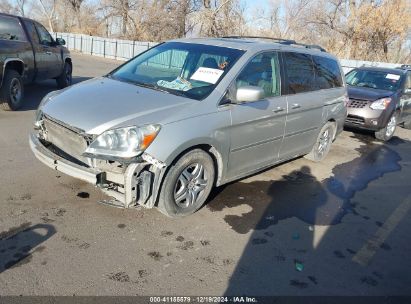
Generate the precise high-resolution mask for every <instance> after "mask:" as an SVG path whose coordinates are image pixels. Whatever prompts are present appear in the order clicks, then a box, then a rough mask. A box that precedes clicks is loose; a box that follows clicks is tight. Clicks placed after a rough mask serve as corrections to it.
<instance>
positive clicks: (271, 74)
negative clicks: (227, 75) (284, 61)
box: [236, 52, 280, 97]
mask: <svg viewBox="0 0 411 304" xmlns="http://www.w3.org/2000/svg"><path fill="white" fill-rule="evenodd" d="M236 85H237V88H241V87H243V86H258V87H260V88H262V89H263V90H264V93H265V97H272V96H279V95H280V81H279V63H278V53H275V52H271V53H263V54H259V55H257V56H256V57H254V58H253V59H252V60H251V61H250V62H249V63H248V64H247V65H246V66H245V68H244V69H243V70H242V71H241V73H240V75H239V76H238V78H237V80H236Z"/></svg>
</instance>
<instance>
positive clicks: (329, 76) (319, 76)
mask: <svg viewBox="0 0 411 304" xmlns="http://www.w3.org/2000/svg"><path fill="white" fill-rule="evenodd" d="M313 61H314V69H315V85H316V88H317V89H319V90H321V89H330V88H336V87H342V86H343V80H342V77H341V72H340V68H339V66H338V63H337V61H335V60H333V59H331V58H326V57H321V56H313Z"/></svg>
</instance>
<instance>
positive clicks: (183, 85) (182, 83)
mask: <svg viewBox="0 0 411 304" xmlns="http://www.w3.org/2000/svg"><path fill="white" fill-rule="evenodd" d="M157 84H158V85H159V86H161V87H163V88H167V89H172V90H178V91H188V90H190V89H191V88H192V86H191V83H190V82H189V81H187V80H185V79H183V78H181V77H177V78H176V79H174V80H173V81H166V80H159V81H157Z"/></svg>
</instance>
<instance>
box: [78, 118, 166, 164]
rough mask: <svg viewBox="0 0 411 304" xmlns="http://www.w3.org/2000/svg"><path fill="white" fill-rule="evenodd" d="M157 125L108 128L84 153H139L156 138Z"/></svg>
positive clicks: (115, 154)
mask: <svg viewBox="0 0 411 304" xmlns="http://www.w3.org/2000/svg"><path fill="white" fill-rule="evenodd" d="M159 131H160V126H159V125H146V126H142V127H126V128H119V129H114V130H108V131H105V132H104V133H102V134H101V135H99V136H98V137H97V138H96V139H95V140H94V141H93V142H92V143H91V144H90V146H89V147H88V148H87V149H86V151H85V153H86V154H94V155H102V156H114V157H120V158H131V157H135V156H137V155H139V154H141V153H142V152H143V151H144V150H145V149H147V147H148V146H149V145H150V144H151V143H152V142H153V140H154V138H156V136H157V134H158V132H159Z"/></svg>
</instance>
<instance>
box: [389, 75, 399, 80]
mask: <svg viewBox="0 0 411 304" xmlns="http://www.w3.org/2000/svg"><path fill="white" fill-rule="evenodd" d="M385 78H387V79H391V80H399V79H400V75H396V74H387V76H385Z"/></svg>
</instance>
